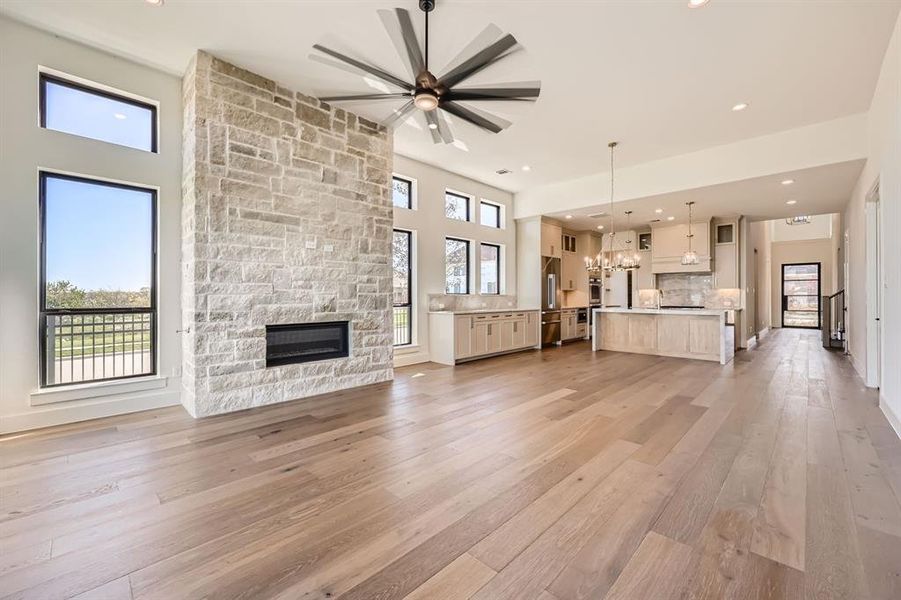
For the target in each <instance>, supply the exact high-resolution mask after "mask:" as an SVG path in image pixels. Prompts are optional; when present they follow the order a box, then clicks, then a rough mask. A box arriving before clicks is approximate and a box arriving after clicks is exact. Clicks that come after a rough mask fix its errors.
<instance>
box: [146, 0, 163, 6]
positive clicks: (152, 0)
mask: <svg viewBox="0 0 901 600" xmlns="http://www.w3.org/2000/svg"><path fill="white" fill-rule="evenodd" d="M147 4H152V5H154V6H162V5H163V0H147Z"/></svg>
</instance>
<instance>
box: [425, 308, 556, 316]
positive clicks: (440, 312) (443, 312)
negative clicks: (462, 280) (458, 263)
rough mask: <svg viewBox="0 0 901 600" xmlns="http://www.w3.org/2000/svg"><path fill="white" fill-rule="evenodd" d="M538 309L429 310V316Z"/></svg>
mask: <svg viewBox="0 0 901 600" xmlns="http://www.w3.org/2000/svg"><path fill="white" fill-rule="evenodd" d="M535 310H540V309H538V308H523V307H516V308H460V309H454V310H430V311H429V314H430V315H479V314H484V313H507V312H530V311H535Z"/></svg>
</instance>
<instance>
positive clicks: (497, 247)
mask: <svg viewBox="0 0 901 600" xmlns="http://www.w3.org/2000/svg"><path fill="white" fill-rule="evenodd" d="M479 246H480V248H479V294H481V295H482V296H500V295H501V260H502V259H501V245H500V244H489V243H483V242H480V243H479ZM483 246H488V247H490V248H494V249H495V250H496V251H497V268H496V269H495V270H496V271H497V291H496V292H483V291H482V252H481V249H482V248H481V247H483Z"/></svg>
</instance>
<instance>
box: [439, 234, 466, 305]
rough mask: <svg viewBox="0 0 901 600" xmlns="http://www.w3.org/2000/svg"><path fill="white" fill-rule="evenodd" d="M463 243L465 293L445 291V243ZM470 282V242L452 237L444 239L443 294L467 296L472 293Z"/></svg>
mask: <svg viewBox="0 0 901 600" xmlns="http://www.w3.org/2000/svg"><path fill="white" fill-rule="evenodd" d="M448 242H463V243H464V244H465V245H466V279H465V281H466V291H464V292H449V291H447V243H448ZM471 280H472V245H471V242H470V240H467V239H464V238H458V237H452V236H446V237H445V238H444V293H445V294H447V295H453V296H468V295H470V294H471V293H472V290H471V284H470V281H471Z"/></svg>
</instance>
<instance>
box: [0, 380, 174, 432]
mask: <svg viewBox="0 0 901 600" xmlns="http://www.w3.org/2000/svg"><path fill="white" fill-rule="evenodd" d="M179 404H180V399H179V392H178V391H177V390H166V391H163V392H157V393H149V394H140V395H138V394H135V395H132V396H130V397H127V398H114V399H98V400H96V401H91V402H79V401H73V402H64V403H60V404H52V405H46V406H47V407H46V408H40V409H38V408H36V409H35V410H31V411H28V412H24V413H18V414H12V415H5V416H3V417H0V434H6V433H16V432H20V431H28V430H31V429H40V428H42V427H53V426H54V425H66V424H69V423H77V422H78V421H89V420H91V419H99V418H101V417H112V416H115V415H124V414H127V413H133V412H140V411H142V410H151V409H154V408H164V407H166V406H176V405H179Z"/></svg>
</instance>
